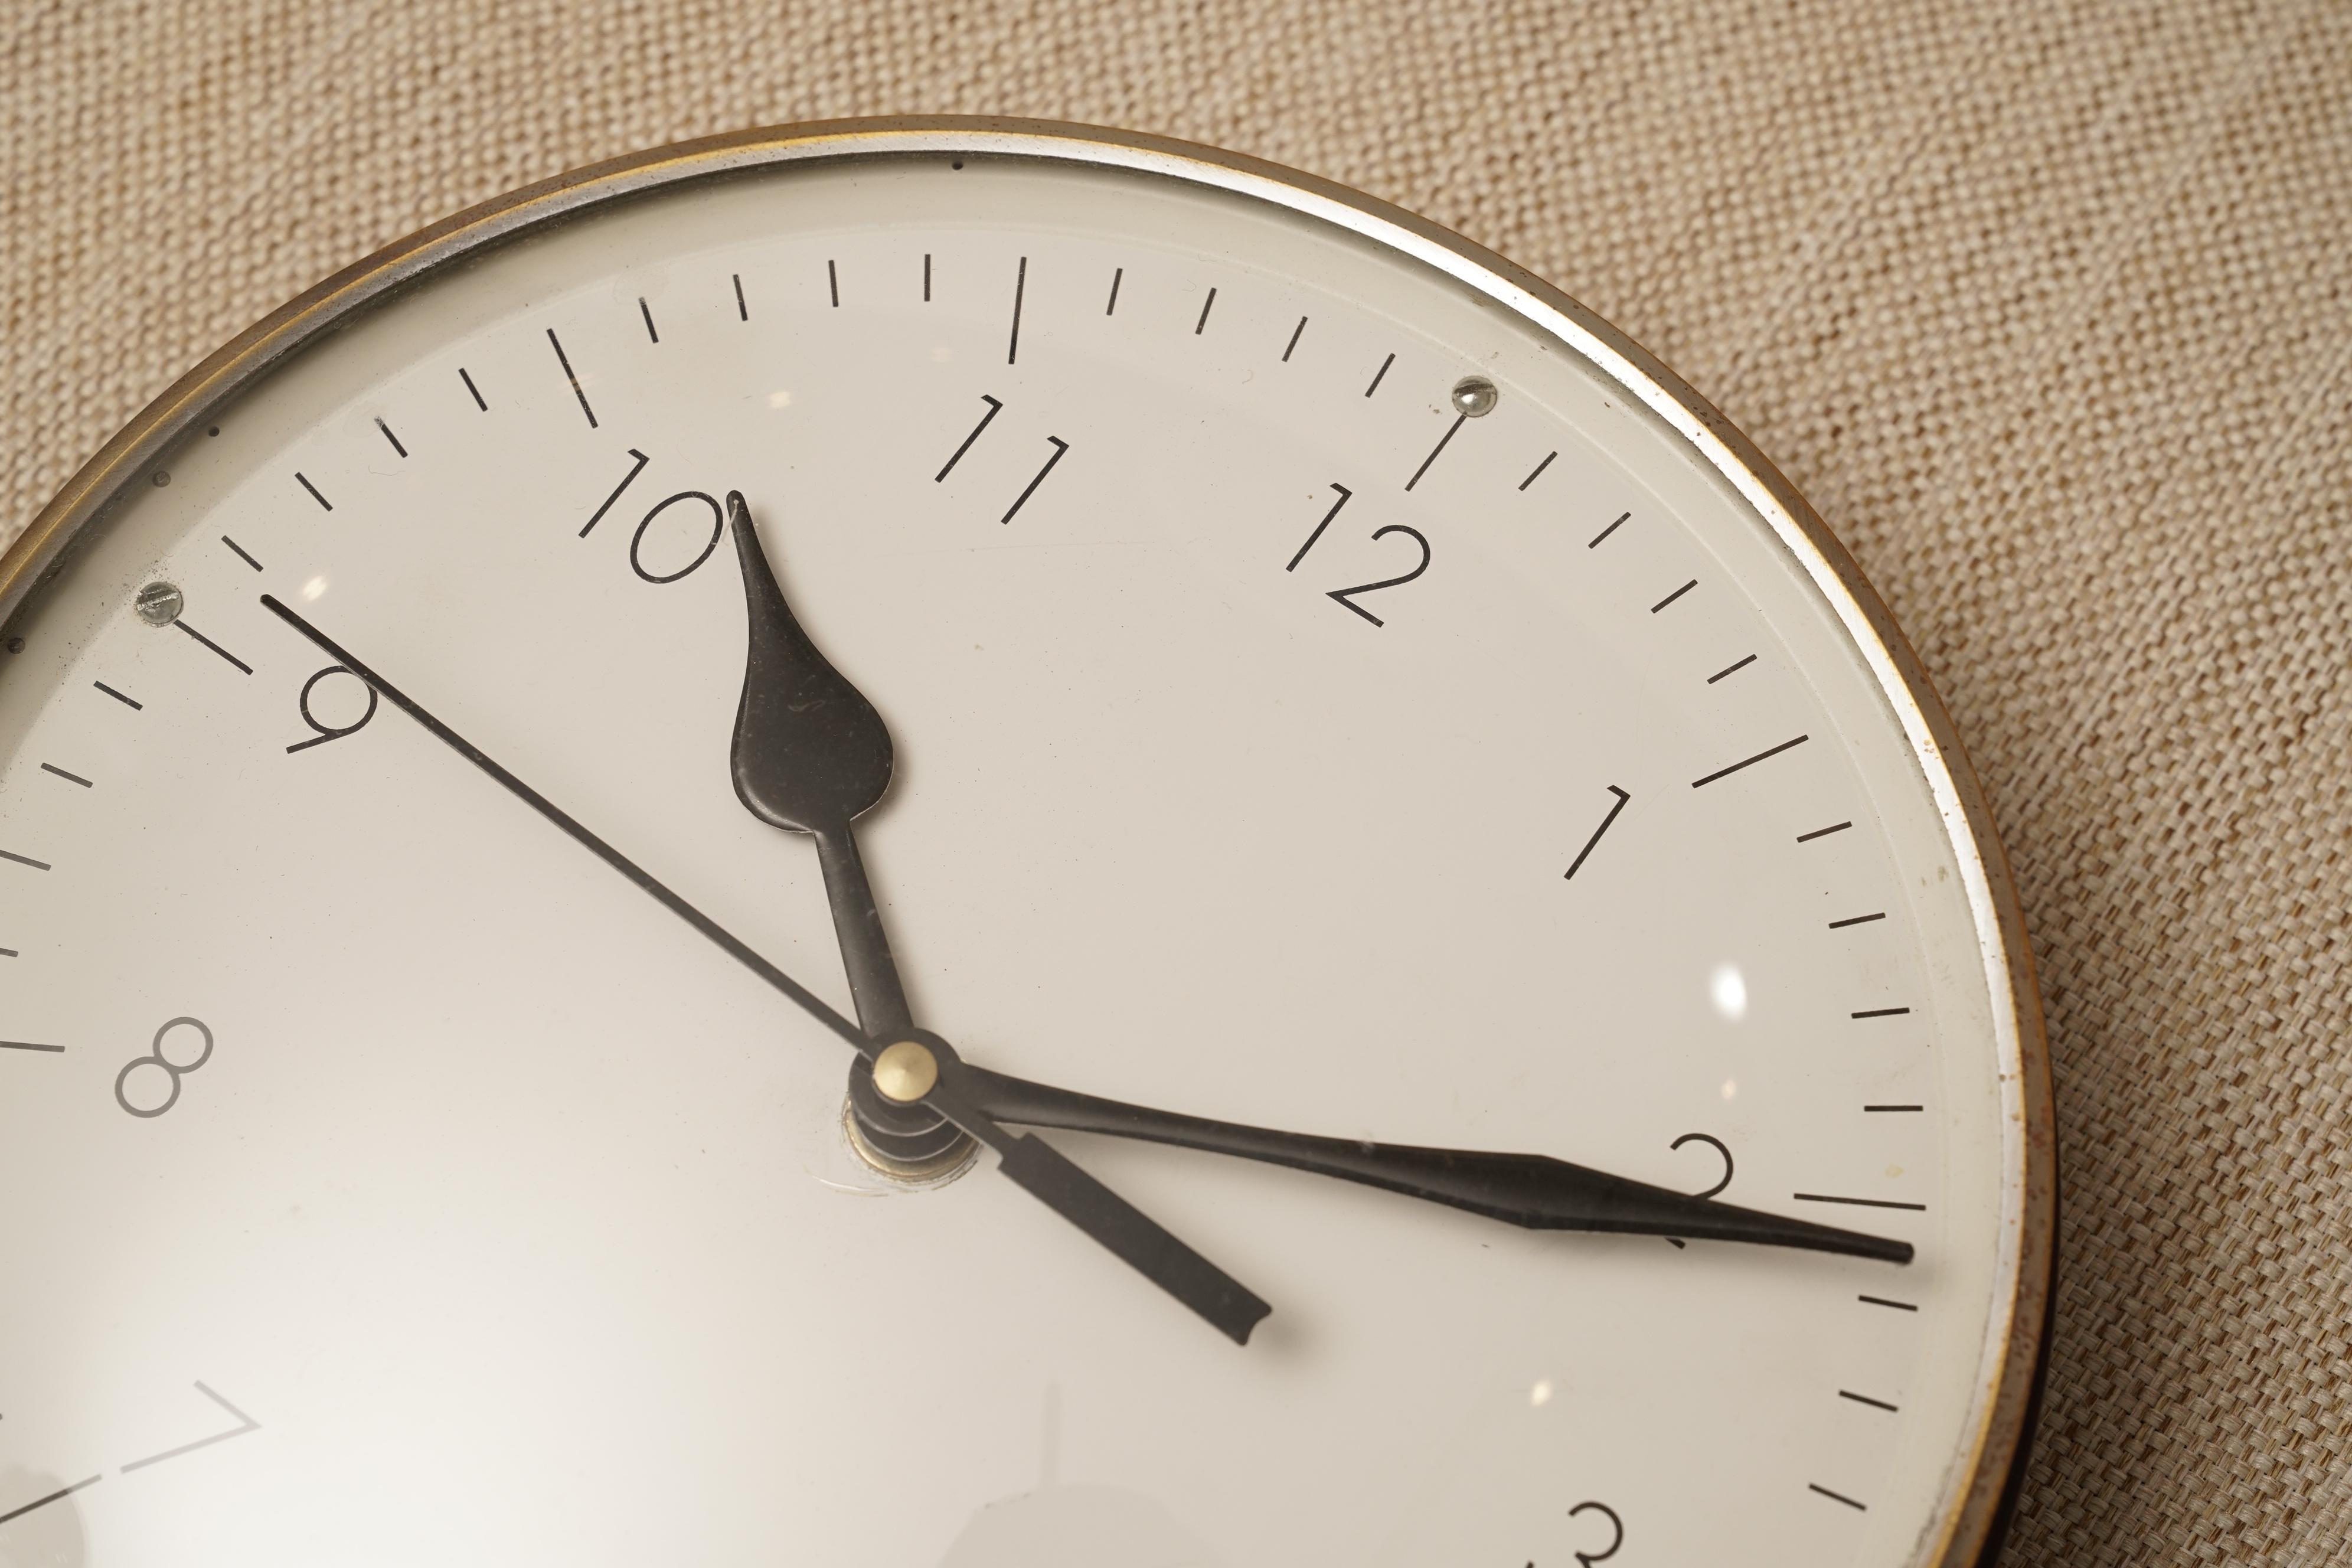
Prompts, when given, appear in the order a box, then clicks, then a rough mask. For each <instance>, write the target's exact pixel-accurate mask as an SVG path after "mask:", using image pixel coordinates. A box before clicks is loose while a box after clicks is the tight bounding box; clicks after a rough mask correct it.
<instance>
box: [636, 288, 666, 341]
mask: <svg viewBox="0 0 2352 1568" xmlns="http://www.w3.org/2000/svg"><path fill="white" fill-rule="evenodd" d="M637 314H638V315H640V316H643V317H644V318H645V320H646V337H647V338H648V339H649V340H651V341H652V342H656V343H658V342H661V334H660V333H659V332H657V331H654V308H653V307H652V306H651V305H648V304H646V297H645V296H644V295H643V294H640V295H638V296H637Z"/></svg>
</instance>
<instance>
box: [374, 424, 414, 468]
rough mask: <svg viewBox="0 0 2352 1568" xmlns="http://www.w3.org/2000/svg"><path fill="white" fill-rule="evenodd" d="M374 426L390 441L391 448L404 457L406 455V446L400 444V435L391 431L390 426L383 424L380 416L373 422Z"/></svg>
mask: <svg viewBox="0 0 2352 1568" xmlns="http://www.w3.org/2000/svg"><path fill="white" fill-rule="evenodd" d="M375 427H376V428H377V429H379V430H381V431H383V438H384V439H385V440H387V441H389V442H391V443H392V449H393V450H394V451H395V452H397V453H399V454H400V455H401V456H402V457H404V458H405V457H406V456H408V448H407V447H404V446H402V445H401V444H400V437H397V436H395V435H394V434H393V433H392V426H389V425H387V424H385V423H384V422H383V420H382V419H381V418H379V419H377V420H376V422H375Z"/></svg>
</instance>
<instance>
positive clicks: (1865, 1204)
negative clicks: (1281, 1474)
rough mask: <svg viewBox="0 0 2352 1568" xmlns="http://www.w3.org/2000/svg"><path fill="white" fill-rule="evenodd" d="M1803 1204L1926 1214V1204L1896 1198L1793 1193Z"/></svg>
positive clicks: (1792, 1195)
mask: <svg viewBox="0 0 2352 1568" xmlns="http://www.w3.org/2000/svg"><path fill="white" fill-rule="evenodd" d="M1789 1195H1790V1197H1792V1198H1795V1199H1796V1200H1797V1201H1798V1202H1799V1203H1801V1204H1847V1205H1852V1206H1853V1207H1855V1208H1864V1209H1908V1210H1910V1211H1911V1212H1912V1213H1914V1214H1926V1213H1927V1205H1926V1204H1906V1203H1899V1202H1897V1201H1896V1200H1895V1199H1894V1198H1842V1197H1838V1196H1836V1195H1834V1194H1830V1193H1791V1194H1789Z"/></svg>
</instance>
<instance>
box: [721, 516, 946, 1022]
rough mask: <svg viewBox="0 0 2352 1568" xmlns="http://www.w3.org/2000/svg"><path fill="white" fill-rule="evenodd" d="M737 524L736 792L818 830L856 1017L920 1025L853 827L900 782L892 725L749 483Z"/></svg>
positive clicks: (786, 822) (732, 519)
mask: <svg viewBox="0 0 2352 1568" xmlns="http://www.w3.org/2000/svg"><path fill="white" fill-rule="evenodd" d="M727 521H728V524H729V526H730V528H731V529H732V530H733V531H734V534H735V553H736V555H737V557H738V558H739V559H740V562H741V563H742V570H743V598H744V604H745V607H746V609H747V611H748V613H749V616H750V619H751V644H750V648H749V650H748V653H747V655H746V657H745V659H744V668H743V696H742V700H741V701H740V702H739V703H738V704H737V706H736V710H735V742H734V747H733V750H732V752H731V754H730V762H731V763H732V764H733V771H734V776H735V795H736V797H737V798H738V799H740V801H742V803H743V805H744V806H745V807H746V808H747V809H748V810H749V811H750V812H751V815H752V816H756V817H758V818H759V819H760V820H761V821H762V822H766V823H770V824H772V825H773V826H777V827H781V828H783V829H784V830H785V831H786V832H789V833H805V834H808V835H810V836H811V837H814V838H815V840H816V852H817V860H818V863H819V865H820V866H822V867H823V868H824V893H825V899H826V901H827V902H828V903H830V904H831V905H832V907H833V929H834V934H835V936H836V937H837V938H838V939H839V940H840V943H841V957H842V964H843V967H844V968H845V969H846V970H847V971H848V973H849V993H850V995H851V997H852V999H853V1000H855V1001H856V1004H857V1021H858V1022H859V1023H860V1024H863V1025H864V1026H866V1034H867V1035H869V1036H871V1037H874V1038H876V1039H879V1040H883V1041H886V1042H887V1041H889V1040H895V1039H898V1038H899V1037H901V1036H903V1035H905V1034H906V1033H907V1031H908V1030H909V1029H911V1028H913V1027H914V1026H915V1017H914V1013H913V1011H912V1010H911V1009H910V1008H908V1005H907V992H906V988H905V987H904V986H903V985H901V984H899V980H898V964H897V963H896V962H894V961H893V960H892V958H891V956H890V939H889V937H888V935H887V933H885V932H884V931H883V929H882V912H881V910H880V909H879V908H878V907H877V905H876V903H875V900H874V889H873V888H872V886H871V885H870V884H869V883H868V882H867V881H866V862H865V860H864V859H863V858H861V857H860V856H859V855H858V853H857V839H856V835H855V834H854V833H853V832H852V831H851V829H850V826H849V825H850V823H851V822H852V821H853V820H854V819H855V818H856V817H858V816H863V815H864V814H865V813H866V812H868V811H871V810H872V809H873V808H874V807H875V806H876V805H877V804H879V802H880V801H881V799H882V796H883V795H884V793H885V792H886V791H887V790H888V789H889V787H890V771H891V766H892V763H893V761H894V753H893V752H892V749H891V745H890V731H889V727H888V726H887V725H886V724H885V723H883V721H882V715H881V714H879V713H877V712H876V711H875V709H874V704H872V703H871V702H868V701H867V700H866V697H865V694H864V693H862V692H860V691H859V690H858V689H857V688H856V687H855V686H852V685H851V684H850V683H849V681H848V680H847V679H845V677H844V676H843V675H842V673H841V672H840V671H839V670H837V669H835V668H833V666H832V664H831V663H830V662H829V661H827V659H826V658H825V657H824V655H823V654H822V653H819V652H818V651H817V647H816V645H815V644H814V643H813V642H811V641H810V640H809V636H808V633H806V632H805V631H803V630H802V629H801V624H800V621H799V620H798V618H796V617H795V616H793V611H792V606H791V605H788V604H786V603H785V602H784V595H783V590H782V589H781V588H779V587H778V586H777V585H776V574H775V572H774V570H773V569H772V567H771V566H770V565H769V564H768V557H767V552H765V551H763V550H762V549H761V547H760V536H759V533H758V531H757V530H755V529H754V528H753V527H752V525H751V509H750V508H749V507H747V506H745V505H744V503H743V492H742V491H740V490H730V491H729V492H728V494H727Z"/></svg>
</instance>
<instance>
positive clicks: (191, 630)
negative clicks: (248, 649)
mask: <svg viewBox="0 0 2352 1568" xmlns="http://www.w3.org/2000/svg"><path fill="white" fill-rule="evenodd" d="M172 624H173V626H177V627H179V628H180V629H181V630H182V631H184V632H185V633H187V634H188V635H189V636H190V637H194V638H195V639H196V640H197V641H198V642H200V643H202V644H204V645H205V647H208V648H210V649H212V650H213V651H214V652H215V653H216V654H218V655H220V656H221V657H222V658H225V659H226V660H228V661H229V662H230V663H231V664H233V665H235V666H236V667H237V668H239V669H241V670H243V671H244V672H245V673H246V674H247V675H251V674H252V673H253V666H251V665H249V664H247V663H246V662H245V660H243V659H241V658H237V657H236V655H235V654H233V653H231V652H229V651H228V649H226V648H225V647H221V645H220V644H218V643H216V642H215V641H213V639H212V638H210V637H206V636H205V634H204V633H202V632H200V631H198V630H196V628H195V627H194V626H190V625H188V623H187V622H186V621H185V620H177V621H173V623H172Z"/></svg>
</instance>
